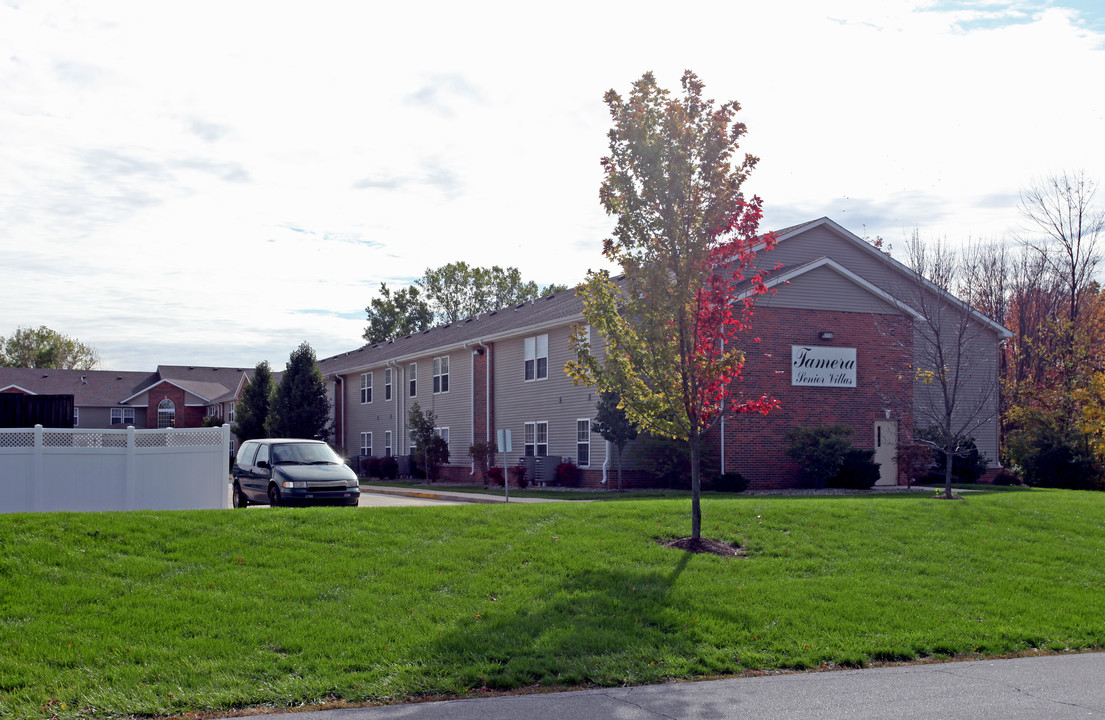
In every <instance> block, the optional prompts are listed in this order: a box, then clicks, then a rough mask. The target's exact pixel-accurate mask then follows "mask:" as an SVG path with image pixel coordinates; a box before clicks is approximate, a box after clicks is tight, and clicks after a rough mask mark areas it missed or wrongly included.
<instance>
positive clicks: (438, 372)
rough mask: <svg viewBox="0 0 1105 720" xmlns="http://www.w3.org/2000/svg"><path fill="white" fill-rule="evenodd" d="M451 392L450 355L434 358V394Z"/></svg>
mask: <svg viewBox="0 0 1105 720" xmlns="http://www.w3.org/2000/svg"><path fill="white" fill-rule="evenodd" d="M447 392H449V356H448V355H443V356H442V357H435V358H434V395H437V394H438V393H447Z"/></svg>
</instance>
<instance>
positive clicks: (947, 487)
mask: <svg viewBox="0 0 1105 720" xmlns="http://www.w3.org/2000/svg"><path fill="white" fill-rule="evenodd" d="M954 459H955V451H954V450H952V449H951V448H950V447H947V446H945V447H944V462H945V467H944V496H945V497H947V498H948V499H949V500H951V498H952V461H953V460H954Z"/></svg>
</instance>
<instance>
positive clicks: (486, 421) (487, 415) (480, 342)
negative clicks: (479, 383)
mask: <svg viewBox="0 0 1105 720" xmlns="http://www.w3.org/2000/svg"><path fill="white" fill-rule="evenodd" d="M477 345H478V346H479V347H480V348H481V349H482V351H483V352H482V353H481V352H480V351H479V350H476V346H477ZM464 349H465V350H469V351H471V353H472V386H473V389H474V388H475V380H476V355H481V354H487V360H486V361H485V363H484V372H483V378H484V387H485V390H484V401H485V402H486V403H487V408H486V409H485V410H484V423H483V424H484V429H483V432H484V435H485V440H484V441H485V442H490V439H489V436H490V433H491V430H490V422H491V413H490V410H491V400H490V398H489V397H488V395H487V393H488V391H489V390H490V389H491V369H490V367H489V366H490V364H491V356H490V354H488V350H487V346H486V345H484V344H483V340H476V341H475V342H473V343H471V347H469V343H464ZM472 444H473V445H475V444H476V403H472ZM475 474H476V459H475V458H472V467H471V468H470V469H469V470H468V477H472V476H473V475H475Z"/></svg>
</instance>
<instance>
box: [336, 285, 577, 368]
mask: <svg viewBox="0 0 1105 720" xmlns="http://www.w3.org/2000/svg"><path fill="white" fill-rule="evenodd" d="M582 314H583V301H582V300H581V299H580V298H578V297H576V294H575V290H573V289H568V290H564V291H562V292H558V293H554V294H552V295H548V296H546V297H543V298H540V299H538V300H534V301H532V302H526V303H522V304H520V305H512V306H510V307H506V308H502V309H501V310H494V311H492V312H487V313H480V314H479V315H476V316H474V317H471V318H467V319H465V320H461V321H459V322H455V323H450V324H448V325H439V326H437V327H434V328H431V329H429V330H425V331H423V332H420V333H416V334H413V335H407V336H405V337H400V338H396V339H394V340H389V341H387V342H384V343H379V344H376V345H364V346H362V347H360V348H358V349H357V350H352V351H350V352H347V353H342V354H341V355H335V356H333V357H328V358H324V359H322V360H320V361H319V367H320V368H321V369H322V372H323V373H324V374H327V375H330V374H335V373H343V372H350V371H353V370H356V369H359V368H364V367H370V366H374V365H379V364H380V363H383V362H387V361H388V360H396V359H400V358H407V357H417V356H419V355H424V354H426V353H429V352H432V351H435V350H439V349H443V348H448V347H452V346H461V345H463V344H464V343H472V342H476V341H478V340H487V341H493V340H494V339H496V338H499V337H503V336H506V335H511V334H515V333H517V332H519V331H521V330H524V329H526V328H530V327H539V326H541V325H546V324H553V323H560V322H569V321H571V320H573V319H577V318H582Z"/></svg>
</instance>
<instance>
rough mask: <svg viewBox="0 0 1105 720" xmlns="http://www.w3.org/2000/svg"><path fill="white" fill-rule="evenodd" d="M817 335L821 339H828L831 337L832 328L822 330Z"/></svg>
mask: <svg viewBox="0 0 1105 720" xmlns="http://www.w3.org/2000/svg"><path fill="white" fill-rule="evenodd" d="M817 337H818V338H820V339H821V340H825V341H829V340H832V339H833V332H832V330H822V331H821V333H820V334H819V335H818V336H817Z"/></svg>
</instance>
